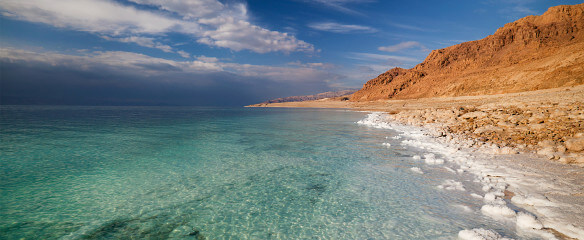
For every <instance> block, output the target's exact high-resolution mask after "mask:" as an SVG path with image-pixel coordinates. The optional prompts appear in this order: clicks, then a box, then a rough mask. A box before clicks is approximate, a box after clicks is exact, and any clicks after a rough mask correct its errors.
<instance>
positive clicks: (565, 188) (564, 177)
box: [359, 113, 584, 239]
mask: <svg viewBox="0 0 584 240" xmlns="http://www.w3.org/2000/svg"><path fill="white" fill-rule="evenodd" d="M359 124H365V125H367V126H371V127H376V128H384V129H393V130H396V131H400V132H402V133H401V134H400V135H401V136H403V140H402V142H401V144H402V145H407V146H411V147H414V148H418V149H420V150H421V151H423V152H426V153H427V154H425V155H424V161H425V162H426V163H428V164H430V165H435V164H442V163H444V161H448V162H451V163H454V164H457V165H459V166H460V169H457V172H459V173H467V172H468V173H471V174H474V175H475V176H476V178H475V179H474V182H477V183H480V184H482V185H483V187H482V190H483V191H484V192H485V198H483V197H482V196H480V195H479V194H475V193H471V196H473V197H475V198H483V199H484V201H485V203H486V204H487V205H485V206H483V207H482V208H481V212H482V213H483V214H485V215H488V216H491V217H493V218H496V219H501V220H503V221H513V222H514V223H516V224H517V225H518V226H517V228H518V229H525V228H524V227H526V226H532V227H531V228H530V229H532V230H529V231H539V232H540V233H544V234H540V233H538V234H539V235H540V236H544V238H546V239H547V238H548V237H546V236H548V235H549V232H545V231H544V230H543V229H545V228H553V229H555V230H556V231H558V232H560V233H562V234H564V235H566V236H568V237H571V238H576V239H584V200H583V197H582V195H581V194H582V187H581V186H583V185H584V168H577V167H574V166H569V165H564V164H559V163H555V162H551V161H546V160H544V159H540V158H537V157H535V156H531V155H527V154H518V155H499V154H501V153H502V151H501V149H500V148H498V147H496V146H488V145H483V144H480V143H479V142H476V141H474V140H472V139H465V138H464V137H461V138H456V137H455V138H447V137H443V136H441V135H440V134H432V133H435V132H439V131H442V130H440V129H439V127H440V125H437V124H427V125H425V126H424V127H425V128H420V127H414V126H406V125H402V124H399V123H395V122H391V121H390V117H389V116H388V115H385V114H382V113H371V114H369V115H368V116H367V117H366V118H365V119H363V120H361V121H359ZM503 152H510V153H511V152H513V151H503ZM430 154H432V155H430ZM495 154H496V155H495ZM437 155H440V156H444V159H441V158H438V157H436V156H437ZM413 158H414V159H420V158H421V157H420V156H413ZM440 160H441V161H440ZM441 186H442V188H443V189H445V188H446V187H447V186H446V184H441ZM505 191H510V192H513V193H514V195H515V196H514V197H513V198H512V199H511V202H512V203H513V204H514V205H517V206H518V207H521V208H523V209H526V210H527V211H529V212H531V213H533V214H534V215H535V217H534V219H536V223H537V222H539V223H540V224H541V225H542V227H543V228H542V230H538V229H537V228H536V227H538V226H539V225H537V224H536V223H534V222H533V221H532V219H531V218H529V217H526V216H524V215H523V213H520V214H517V213H516V212H515V211H513V210H512V209H511V208H509V207H508V206H507V203H506V202H505V201H504V200H503V195H504V194H503V192H505ZM550 196H551V197H550ZM548 197H549V198H548ZM552 197H553V198H552ZM526 214H527V213H526ZM520 226H521V227H520ZM533 226H535V227H533ZM475 230H477V229H473V230H464V231H461V233H460V234H459V237H461V238H462V239H500V238H499V237H497V236H496V235H495V237H494V238H488V237H490V235H489V234H488V233H487V232H492V231H491V230H484V229H482V230H483V231H478V232H477V231H475ZM479 233H485V234H487V235H485V236H486V237H485V236H482V235H480V234H479ZM494 233H495V234H496V232H494ZM461 234H462V236H461ZM545 234H548V235H545ZM469 236H470V237H469ZM473 236H475V237H476V236H478V237H482V238H472V237H473ZM549 236H551V235H549ZM463 237H469V238H463ZM549 238H553V236H552V237H549Z"/></svg>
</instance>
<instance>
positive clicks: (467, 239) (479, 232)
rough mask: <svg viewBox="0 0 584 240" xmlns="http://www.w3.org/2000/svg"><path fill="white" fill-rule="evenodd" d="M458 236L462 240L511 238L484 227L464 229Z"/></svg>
mask: <svg viewBox="0 0 584 240" xmlns="http://www.w3.org/2000/svg"><path fill="white" fill-rule="evenodd" d="M458 238H459V239H461V240H510V239H509V238H503V237H501V235H499V234H498V233H497V232H495V231H493V230H486V229H482V228H475V229H471V230H462V231H460V232H459V233H458Z"/></svg>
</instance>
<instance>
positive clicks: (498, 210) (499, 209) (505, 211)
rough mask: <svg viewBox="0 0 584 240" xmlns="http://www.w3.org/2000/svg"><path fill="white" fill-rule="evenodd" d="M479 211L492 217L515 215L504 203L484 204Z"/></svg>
mask: <svg viewBox="0 0 584 240" xmlns="http://www.w3.org/2000/svg"><path fill="white" fill-rule="evenodd" d="M481 212H482V213H483V214H485V215H487V216H490V217H493V218H501V217H504V218H511V217H515V215H516V213H515V211H513V209H511V208H509V207H507V206H505V205H484V206H483V207H481Z"/></svg>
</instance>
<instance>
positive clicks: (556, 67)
mask: <svg viewBox="0 0 584 240" xmlns="http://www.w3.org/2000/svg"><path fill="white" fill-rule="evenodd" d="M580 84H584V4H578V5H561V6H556V7H551V8H549V9H548V11H546V12H545V13H544V14H543V15H541V16H527V17H524V18H522V19H519V20H517V21H515V22H512V23H508V24H505V26H503V27H502V28H499V29H498V30H497V31H496V32H495V33H494V34H493V35H490V36H488V37H486V38H484V39H481V40H476V41H470V42H465V43H461V44H458V45H454V46H451V47H447V48H444V49H439V50H434V51H432V52H431V53H430V54H429V55H428V56H427V57H426V59H425V60H424V62H422V63H420V64H418V65H417V66H415V67H414V68H411V69H403V68H394V69H391V70H389V71H387V72H385V73H383V74H381V75H379V76H378V77H377V78H374V79H371V80H369V81H368V82H367V83H365V85H364V86H363V88H362V89H361V90H359V91H357V92H356V93H354V94H353V96H352V97H351V101H371V100H379V99H412V98H424V97H437V96H466V95H483V94H499V93H512V92H522V91H532V90H539V89H547V88H556V87H563V86H574V85H580Z"/></svg>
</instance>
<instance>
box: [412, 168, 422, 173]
mask: <svg viewBox="0 0 584 240" xmlns="http://www.w3.org/2000/svg"><path fill="white" fill-rule="evenodd" d="M410 170H412V172H415V173H419V174H424V172H422V169H420V168H419V167H413V168H410Z"/></svg>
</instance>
